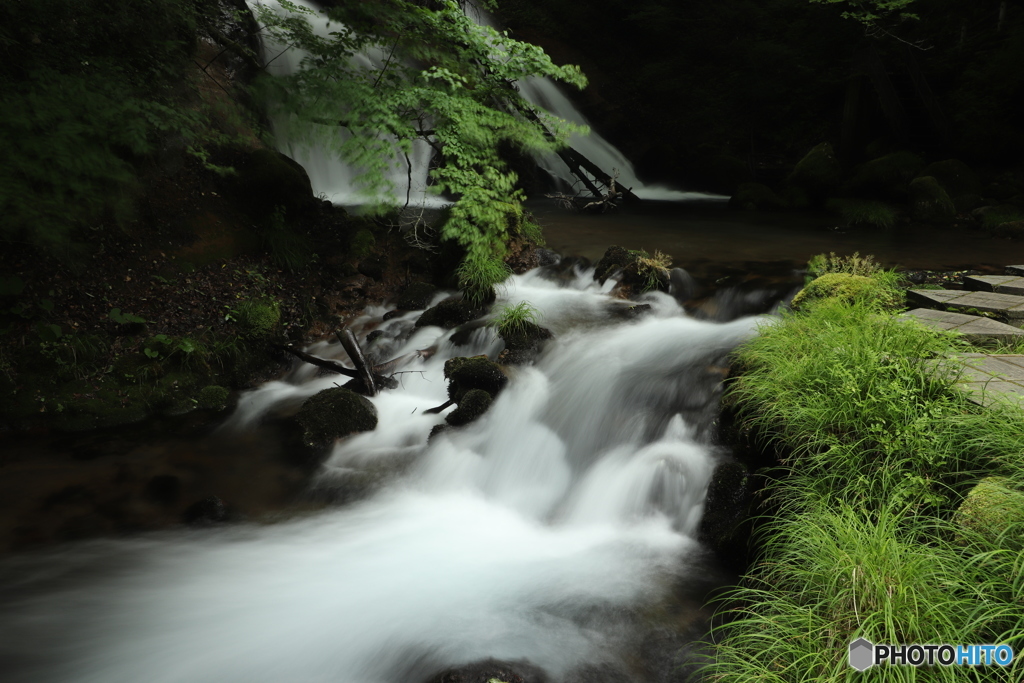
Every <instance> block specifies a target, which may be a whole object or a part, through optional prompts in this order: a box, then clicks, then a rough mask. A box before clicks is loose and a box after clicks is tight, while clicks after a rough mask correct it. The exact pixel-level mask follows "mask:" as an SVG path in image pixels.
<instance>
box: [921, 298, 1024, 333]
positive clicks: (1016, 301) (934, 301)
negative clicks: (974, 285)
mask: <svg viewBox="0 0 1024 683" xmlns="http://www.w3.org/2000/svg"><path fill="white" fill-rule="evenodd" d="M907 298H908V299H910V301H912V302H913V303H915V304H917V305H918V306H923V307H925V308H954V309H958V310H961V311H964V310H967V309H971V308H973V309H976V310H978V311H982V312H985V313H996V314H998V315H1000V316H1002V317H1005V318H1006V321H1007V322H1008V323H1009V324H1010V325H1013V326H1014V327H1024V296H1015V295H1013V294H997V293H995V292H962V291H954V290H948V289H911V290H908V291H907Z"/></svg>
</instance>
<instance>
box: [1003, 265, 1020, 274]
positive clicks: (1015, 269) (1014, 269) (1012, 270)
mask: <svg viewBox="0 0 1024 683" xmlns="http://www.w3.org/2000/svg"><path fill="white" fill-rule="evenodd" d="M1006 274H1007V275H1024V266H1006Z"/></svg>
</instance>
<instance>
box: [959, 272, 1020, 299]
mask: <svg viewBox="0 0 1024 683" xmlns="http://www.w3.org/2000/svg"><path fill="white" fill-rule="evenodd" d="M964 287H966V288H967V289H971V290H975V291H982V292H998V293H999V294H1016V295H1017V296H1021V295H1024V277H1022V276H1020V275H965V276H964Z"/></svg>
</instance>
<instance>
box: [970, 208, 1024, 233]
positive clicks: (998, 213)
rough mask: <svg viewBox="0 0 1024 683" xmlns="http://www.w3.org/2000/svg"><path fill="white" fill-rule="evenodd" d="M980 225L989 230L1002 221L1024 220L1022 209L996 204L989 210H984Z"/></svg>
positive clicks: (1023, 210) (1014, 221)
mask: <svg viewBox="0 0 1024 683" xmlns="http://www.w3.org/2000/svg"><path fill="white" fill-rule="evenodd" d="M981 220H982V225H984V226H985V227H986V228H988V229H989V230H994V229H995V228H997V227H999V226H1000V225H1002V224H1003V223H1016V222H1017V221H1024V209H1018V208H1017V207H1014V206H1009V205H1002V206H997V207H995V208H993V209H991V210H989V211H986V212H985V215H984V216H983V217H982V219H981Z"/></svg>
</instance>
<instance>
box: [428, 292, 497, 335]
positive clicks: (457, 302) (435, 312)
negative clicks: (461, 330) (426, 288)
mask: <svg viewBox="0 0 1024 683" xmlns="http://www.w3.org/2000/svg"><path fill="white" fill-rule="evenodd" d="M483 313H484V310H483V309H482V308H480V307H479V306H475V305H473V304H472V303H470V302H469V301H467V300H466V299H459V298H456V297H452V298H450V299H445V300H444V301H442V302H441V303H439V304H438V305H436V306H433V307H431V308H428V309H427V310H425V311H423V313H422V314H421V315H420V317H419V318H418V319H417V320H416V327H427V326H433V327H443V328H444V329H446V330H450V329H452V328H453V327H458V326H459V325H464V324H466V323H468V322H469V321H470V320H473V319H474V318H477V317H479V316H481V315H483Z"/></svg>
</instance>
